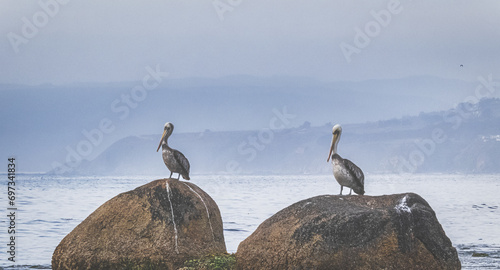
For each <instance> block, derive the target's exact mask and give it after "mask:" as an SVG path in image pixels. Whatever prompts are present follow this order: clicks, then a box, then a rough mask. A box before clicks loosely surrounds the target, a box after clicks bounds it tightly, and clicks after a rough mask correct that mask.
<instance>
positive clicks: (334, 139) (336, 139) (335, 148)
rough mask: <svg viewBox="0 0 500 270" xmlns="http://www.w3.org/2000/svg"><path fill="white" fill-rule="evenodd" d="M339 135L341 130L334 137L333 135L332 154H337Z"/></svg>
mask: <svg viewBox="0 0 500 270" xmlns="http://www.w3.org/2000/svg"><path fill="white" fill-rule="evenodd" d="M340 135H342V132H340V133H339V134H338V135H337V136H336V137H335V136H334V137H333V141H332V149H333V150H332V156H333V155H334V154H337V145H338V144H339V141H340Z"/></svg>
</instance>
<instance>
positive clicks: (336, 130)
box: [326, 124, 342, 162]
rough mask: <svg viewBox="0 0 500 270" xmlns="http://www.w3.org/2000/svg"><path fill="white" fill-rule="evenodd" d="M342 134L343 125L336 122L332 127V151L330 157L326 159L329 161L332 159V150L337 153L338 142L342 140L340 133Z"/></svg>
mask: <svg viewBox="0 0 500 270" xmlns="http://www.w3.org/2000/svg"><path fill="white" fill-rule="evenodd" d="M341 134H342V127H341V126H340V125H339V124H336V125H335V126H333V128H332V135H333V137H332V144H331V145H330V153H328V159H327V160H326V161H327V162H328V161H330V158H331V157H332V152H333V153H337V143H338V142H339V140H340V135H341Z"/></svg>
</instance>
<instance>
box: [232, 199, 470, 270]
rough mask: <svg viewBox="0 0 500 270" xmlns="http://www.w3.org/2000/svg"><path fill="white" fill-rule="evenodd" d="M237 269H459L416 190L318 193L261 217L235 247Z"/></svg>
mask: <svg viewBox="0 0 500 270" xmlns="http://www.w3.org/2000/svg"><path fill="white" fill-rule="evenodd" d="M236 256H237V263H238V269H426V270H428V269H460V267H461V265H460V261H459V259H458V254H457V251H456V249H455V248H454V247H453V246H452V243H451V241H450V240H449V238H448V237H447V236H446V234H445V232H444V231H443V229H442V227H441V225H440V224H439V222H438V220H437V218H436V214H435V213H434V211H433V210H432V208H431V207H430V206H429V204H428V203H427V202H426V201H425V200H424V199H423V198H422V197H420V196H419V195H417V194H413V193H408V194H397V195H387V196H377V197H372V196H330V195H325V196H318V197H313V198H310V199H306V200H303V201H300V202H297V203H295V204H293V205H291V206H289V207H287V208H285V209H283V210H281V211H280V212H278V213H276V214H275V215H274V216H272V217H270V218H269V219H267V220H266V221H264V222H263V223H262V224H261V225H260V226H259V227H258V228H257V230H256V231H255V232H254V233H253V234H252V235H250V236H249V237H248V238H247V239H245V240H244V241H243V242H242V243H240V245H239V246H238V251H237V253H236Z"/></svg>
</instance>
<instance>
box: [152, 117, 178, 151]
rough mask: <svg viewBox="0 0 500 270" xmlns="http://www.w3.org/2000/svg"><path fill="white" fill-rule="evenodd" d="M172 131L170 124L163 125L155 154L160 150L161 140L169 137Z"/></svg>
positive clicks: (172, 127)
mask: <svg viewBox="0 0 500 270" xmlns="http://www.w3.org/2000/svg"><path fill="white" fill-rule="evenodd" d="M173 131H174V124H172V123H170V122H167V123H165V126H164V127H163V135H161V140H160V144H159V145H158V149H156V152H158V150H160V147H161V143H162V142H163V139H165V138H168V137H170V135H171V134H172V132H173Z"/></svg>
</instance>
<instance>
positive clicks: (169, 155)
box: [156, 122, 189, 180]
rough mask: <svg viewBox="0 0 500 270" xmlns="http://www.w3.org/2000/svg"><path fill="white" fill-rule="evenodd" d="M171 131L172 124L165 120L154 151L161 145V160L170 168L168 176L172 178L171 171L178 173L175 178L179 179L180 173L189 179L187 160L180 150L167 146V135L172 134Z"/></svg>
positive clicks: (172, 128) (172, 129)
mask: <svg viewBox="0 0 500 270" xmlns="http://www.w3.org/2000/svg"><path fill="white" fill-rule="evenodd" d="M173 131H174V125H173V124H172V123H170V122H167V123H166V124H165V127H164V131H163V135H162V136H161V140H160V144H159V145H158V149H156V152H158V150H160V146H161V149H162V150H161V152H162V156H163V162H165V165H167V168H168V169H169V170H170V178H172V174H173V173H178V174H179V175H178V176H177V179H179V178H180V177H181V175H182V178H184V179H186V180H189V161H188V160H187V158H186V157H185V156H184V155H183V154H182V153H181V152H179V151H177V150H175V149H172V148H170V146H168V137H170V135H172V132H173Z"/></svg>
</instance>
